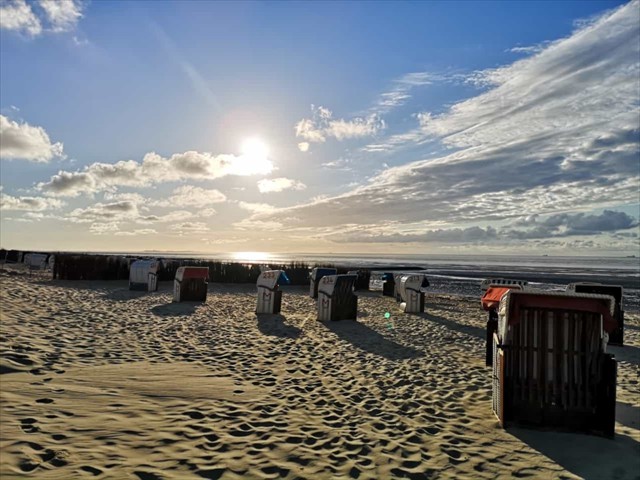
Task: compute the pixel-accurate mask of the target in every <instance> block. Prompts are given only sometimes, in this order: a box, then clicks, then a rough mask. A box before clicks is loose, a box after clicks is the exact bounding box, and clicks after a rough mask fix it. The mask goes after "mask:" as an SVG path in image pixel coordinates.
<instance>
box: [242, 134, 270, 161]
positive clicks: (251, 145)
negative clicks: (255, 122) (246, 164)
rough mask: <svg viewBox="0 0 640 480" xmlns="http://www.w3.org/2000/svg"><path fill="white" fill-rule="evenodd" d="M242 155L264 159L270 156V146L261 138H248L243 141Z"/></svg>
mask: <svg viewBox="0 0 640 480" xmlns="http://www.w3.org/2000/svg"><path fill="white" fill-rule="evenodd" d="M242 155H243V156H244V157H247V158H255V159H264V158H267V157H268V156H269V147H267V144H266V143H264V142H263V141H262V140H260V139H259V138H247V139H246V140H245V141H244V142H242Z"/></svg>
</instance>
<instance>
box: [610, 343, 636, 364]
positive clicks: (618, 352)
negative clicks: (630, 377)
mask: <svg viewBox="0 0 640 480" xmlns="http://www.w3.org/2000/svg"><path fill="white" fill-rule="evenodd" d="M607 353H612V354H613V355H615V357H616V360H617V361H618V362H627V363H631V364H632V365H635V366H640V348H638V347H634V346H632V345H625V346H624V347H616V346H615V345H607Z"/></svg>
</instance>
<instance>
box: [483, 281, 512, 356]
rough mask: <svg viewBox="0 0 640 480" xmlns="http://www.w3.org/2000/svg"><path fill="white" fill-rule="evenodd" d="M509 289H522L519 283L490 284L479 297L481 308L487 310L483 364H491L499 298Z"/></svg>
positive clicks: (496, 328)
mask: <svg viewBox="0 0 640 480" xmlns="http://www.w3.org/2000/svg"><path fill="white" fill-rule="evenodd" d="M509 290H522V286H520V285H516V284H514V285H508V286H499V285H491V286H490V287H488V288H487V291H486V292H485V293H484V295H483V296H482V298H481V299H480V305H481V306H482V308H483V309H484V310H486V311H488V312H489V318H488V319H487V326H486V343H485V364H486V365H487V366H488V367H490V366H491V365H493V334H494V332H496V331H497V330H498V307H499V306H500V299H501V298H502V296H503V295H504V294H505V293H507V292H508V291H509Z"/></svg>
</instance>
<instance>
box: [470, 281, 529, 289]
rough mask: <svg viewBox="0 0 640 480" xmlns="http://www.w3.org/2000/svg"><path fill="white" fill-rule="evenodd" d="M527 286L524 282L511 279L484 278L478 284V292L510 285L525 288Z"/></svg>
mask: <svg viewBox="0 0 640 480" xmlns="http://www.w3.org/2000/svg"><path fill="white" fill-rule="evenodd" d="M528 284H529V282H527V281H526V280H515V279H512V278H486V279H484V280H483V281H482V282H481V283H480V290H482V291H483V292H484V291H486V290H487V288H489V287H506V286H510V285H519V286H521V287H522V288H526V286H527V285H528Z"/></svg>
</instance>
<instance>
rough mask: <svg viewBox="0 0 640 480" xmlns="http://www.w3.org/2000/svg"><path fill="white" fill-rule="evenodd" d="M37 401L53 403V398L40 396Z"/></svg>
mask: <svg viewBox="0 0 640 480" xmlns="http://www.w3.org/2000/svg"><path fill="white" fill-rule="evenodd" d="M36 403H53V399H51V398H38V399H37V400H36Z"/></svg>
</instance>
